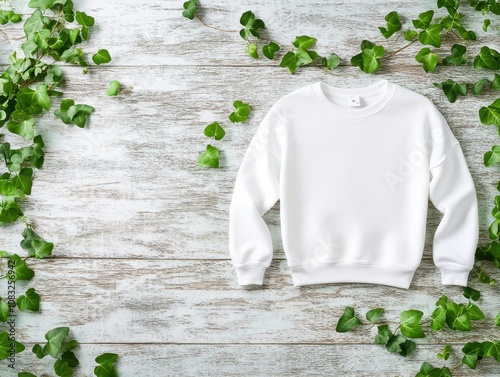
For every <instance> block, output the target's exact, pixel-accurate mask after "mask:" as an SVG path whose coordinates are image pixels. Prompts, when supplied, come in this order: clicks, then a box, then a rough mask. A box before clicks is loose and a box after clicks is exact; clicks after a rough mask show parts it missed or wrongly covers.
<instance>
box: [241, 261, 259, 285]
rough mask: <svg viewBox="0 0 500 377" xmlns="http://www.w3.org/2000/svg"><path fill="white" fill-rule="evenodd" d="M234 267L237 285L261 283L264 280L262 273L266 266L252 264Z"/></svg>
mask: <svg viewBox="0 0 500 377" xmlns="http://www.w3.org/2000/svg"><path fill="white" fill-rule="evenodd" d="M235 268H236V275H237V276H238V284H239V285H249V284H257V285H262V283H263V282H264V273H265V272H266V268H267V267H264V266H260V265H256V264H253V265H247V266H242V267H235Z"/></svg>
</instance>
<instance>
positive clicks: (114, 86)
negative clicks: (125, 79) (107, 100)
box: [106, 80, 120, 97]
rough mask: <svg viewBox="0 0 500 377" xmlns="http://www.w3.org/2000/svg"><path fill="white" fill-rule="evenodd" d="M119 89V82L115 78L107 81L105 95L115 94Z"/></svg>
mask: <svg viewBox="0 0 500 377" xmlns="http://www.w3.org/2000/svg"><path fill="white" fill-rule="evenodd" d="M119 90H120V83H119V82H118V81H116V80H111V81H110V82H109V87H108V89H106V95H107V96H110V97H111V96H116V95H117V94H118V92H119Z"/></svg>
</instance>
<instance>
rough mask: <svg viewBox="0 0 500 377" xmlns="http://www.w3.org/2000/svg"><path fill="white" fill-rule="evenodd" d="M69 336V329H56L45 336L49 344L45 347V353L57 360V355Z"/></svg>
mask: <svg viewBox="0 0 500 377" xmlns="http://www.w3.org/2000/svg"><path fill="white" fill-rule="evenodd" d="M68 334H69V328H68V327H56V328H54V329H52V330H50V331H49V332H47V333H46V334H45V339H47V343H46V344H45V346H44V347H43V353H45V354H46V355H50V356H52V357H53V358H57V354H58V353H59V351H60V350H61V346H62V343H63V342H64V340H65V339H66V337H67V336H68Z"/></svg>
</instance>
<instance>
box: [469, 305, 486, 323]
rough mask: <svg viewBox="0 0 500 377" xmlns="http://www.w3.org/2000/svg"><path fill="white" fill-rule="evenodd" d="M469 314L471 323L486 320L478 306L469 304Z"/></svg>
mask: <svg viewBox="0 0 500 377" xmlns="http://www.w3.org/2000/svg"><path fill="white" fill-rule="evenodd" d="M467 314H469V319H470V320H471V321H478V320H480V319H484V313H483V312H482V310H481V309H480V308H479V306H477V305H476V304H473V303H472V302H469V304H468V305H467Z"/></svg>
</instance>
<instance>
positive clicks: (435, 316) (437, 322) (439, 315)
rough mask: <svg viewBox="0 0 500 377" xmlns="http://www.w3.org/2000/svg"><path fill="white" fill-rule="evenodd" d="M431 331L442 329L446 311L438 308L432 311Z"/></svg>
mask: <svg viewBox="0 0 500 377" xmlns="http://www.w3.org/2000/svg"><path fill="white" fill-rule="evenodd" d="M431 318H432V320H431V329H432V331H439V330H441V329H442V328H443V327H444V323H445V320H446V309H445V308H443V307H438V308H436V309H434V311H433V312H432V315H431Z"/></svg>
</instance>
